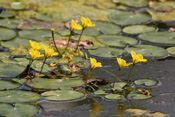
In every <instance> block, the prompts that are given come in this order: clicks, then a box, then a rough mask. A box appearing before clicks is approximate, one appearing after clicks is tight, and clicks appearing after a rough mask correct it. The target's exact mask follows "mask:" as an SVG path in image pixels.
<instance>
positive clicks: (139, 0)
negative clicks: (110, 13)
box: [113, 0, 148, 7]
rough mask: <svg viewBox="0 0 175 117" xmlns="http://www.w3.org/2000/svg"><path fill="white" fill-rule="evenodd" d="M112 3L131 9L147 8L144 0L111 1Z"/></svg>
mask: <svg viewBox="0 0 175 117" xmlns="http://www.w3.org/2000/svg"><path fill="white" fill-rule="evenodd" d="M113 2H114V3H119V4H124V5H127V6H131V7H144V6H147V4H148V1H146V0H113Z"/></svg>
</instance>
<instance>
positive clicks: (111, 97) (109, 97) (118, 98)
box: [105, 94, 123, 100]
mask: <svg viewBox="0 0 175 117" xmlns="http://www.w3.org/2000/svg"><path fill="white" fill-rule="evenodd" d="M105 98H107V99H110V100H120V99H123V97H122V96H121V95H119V94H108V95H106V96H105Z"/></svg>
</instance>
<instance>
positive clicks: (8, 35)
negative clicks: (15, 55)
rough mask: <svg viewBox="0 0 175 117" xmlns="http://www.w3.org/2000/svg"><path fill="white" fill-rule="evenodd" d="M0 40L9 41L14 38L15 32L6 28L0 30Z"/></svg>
mask: <svg viewBox="0 0 175 117" xmlns="http://www.w3.org/2000/svg"><path fill="white" fill-rule="evenodd" d="M0 35H1V36H0V40H10V39H13V38H14V37H15V36H16V32H15V31H14V30H11V29H7V28H0Z"/></svg>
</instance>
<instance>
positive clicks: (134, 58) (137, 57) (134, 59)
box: [131, 51, 147, 64]
mask: <svg viewBox="0 0 175 117" xmlns="http://www.w3.org/2000/svg"><path fill="white" fill-rule="evenodd" d="M131 56H132V62H133V64H137V63H138V62H146V61H147V59H144V58H143V56H142V55H141V54H137V55H136V53H135V52H134V51H131Z"/></svg>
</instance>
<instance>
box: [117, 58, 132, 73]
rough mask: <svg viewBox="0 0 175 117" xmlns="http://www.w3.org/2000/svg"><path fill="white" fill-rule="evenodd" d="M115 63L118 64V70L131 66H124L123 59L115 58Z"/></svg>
mask: <svg viewBox="0 0 175 117" xmlns="http://www.w3.org/2000/svg"><path fill="white" fill-rule="evenodd" d="M117 62H118V65H119V70H121V69H123V68H124V67H127V66H129V65H131V63H127V64H126V61H125V60H124V59H121V58H117Z"/></svg>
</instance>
